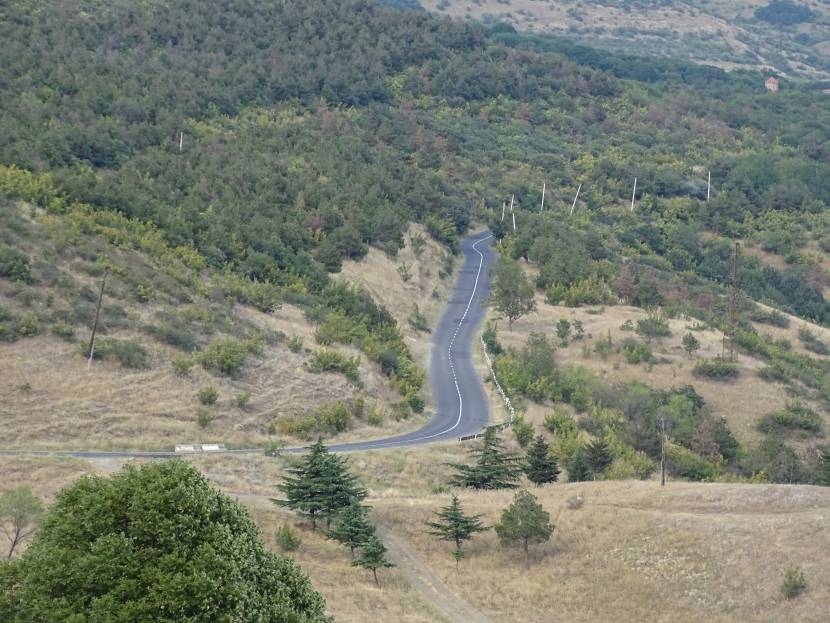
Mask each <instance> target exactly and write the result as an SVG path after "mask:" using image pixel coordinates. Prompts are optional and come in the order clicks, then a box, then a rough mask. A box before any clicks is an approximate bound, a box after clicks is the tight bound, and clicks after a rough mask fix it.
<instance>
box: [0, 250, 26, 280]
mask: <svg viewBox="0 0 830 623" xmlns="http://www.w3.org/2000/svg"><path fill="white" fill-rule="evenodd" d="M0 277H5V278H6V279H11V280H12V281H23V282H25V283H31V281H32V269H31V266H30V265H29V258H28V256H26V255H25V254H24V253H21V252H20V251H18V250H17V249H14V248H12V247H8V246H6V245H0Z"/></svg>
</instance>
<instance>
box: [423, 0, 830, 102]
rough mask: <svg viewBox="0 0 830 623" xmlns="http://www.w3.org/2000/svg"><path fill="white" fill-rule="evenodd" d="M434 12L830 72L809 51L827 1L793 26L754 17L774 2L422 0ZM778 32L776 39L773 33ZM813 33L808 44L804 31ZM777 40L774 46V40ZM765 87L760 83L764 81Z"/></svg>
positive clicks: (625, 46) (729, 62)
mask: <svg viewBox="0 0 830 623" xmlns="http://www.w3.org/2000/svg"><path fill="white" fill-rule="evenodd" d="M420 3H421V5H422V6H423V7H424V8H425V9H427V10H428V11H432V12H435V13H438V14H442V15H449V16H452V17H455V18H459V19H474V20H483V21H485V22H492V21H502V22H507V23H510V24H512V25H513V26H514V27H515V28H517V29H518V30H524V31H529V32H537V33H554V34H566V35H570V36H573V37H575V38H578V39H579V40H581V41H585V42H586V43H589V44H591V45H595V46H599V47H608V48H611V49H622V50H625V51H627V52H634V53H640V54H643V53H653V54H661V55H669V56H680V57H686V58H690V59H692V60H695V61H699V62H705V63H708V64H712V65H717V66H721V67H723V68H724V69H733V68H757V69H768V70H771V71H776V72H781V73H784V74H788V73H791V72H797V73H801V74H804V75H808V76H814V77H819V76H823V77H825V78H826V77H827V75H828V72H827V69H826V67H825V68H821V67H819V66H817V65H816V64H815V62H814V61H812V60H811V59H810V58H809V54H810V53H812V54H819V55H820V54H821V51H822V50H823V46H822V44H821V43H820V42H822V41H823V40H824V39H825V38H826V35H827V24H828V22H827V17H828V15H830V9H829V8H828V5H827V3H823V2H821V1H820V0H806V1H803V2H799V3H798V4H802V5H806V6H808V7H810V8H811V9H812V10H813V11H814V12H815V13H816V15H818V16H819V17H818V18H817V19H816V20H815V21H813V22H812V23H804V24H799V25H798V26H797V28H794V29H792V30H791V31H790V30H782V29H776V28H775V27H771V26H770V25H768V24H766V23H765V22H762V21H760V20H757V19H754V17H753V16H754V13H755V11H756V10H757V9H758V8H760V7H763V6H766V5H767V4H769V1H768V0H738V1H735V0H686V1H682V2H680V1H675V2H635V1H633V0H606V1H597V0H569V1H564V2H560V1H555V0H420ZM773 33H774V34H775V35H777V36H773ZM798 34H802V35H805V34H811V35H812V36H813V41H817V42H819V43H815V44H813V45H812V46H806V47H805V46H804V45H803V42H801V41H800V40H799V39H798V37H797V35H798ZM773 39H774V40H775V42H776V44H777V45H772V40H773ZM759 88H760V85H759Z"/></svg>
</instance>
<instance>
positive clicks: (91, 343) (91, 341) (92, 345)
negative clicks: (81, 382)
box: [86, 270, 109, 369]
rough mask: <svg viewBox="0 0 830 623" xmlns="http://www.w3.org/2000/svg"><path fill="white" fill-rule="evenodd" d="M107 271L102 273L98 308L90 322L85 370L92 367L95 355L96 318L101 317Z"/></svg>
mask: <svg viewBox="0 0 830 623" xmlns="http://www.w3.org/2000/svg"><path fill="white" fill-rule="evenodd" d="M108 274H109V270H105V271H104V277H103V279H101V292H100V293H99V294H98V306H97V307H96V308H95V320H94V321H93V322H92V335H91V336H90V338H89V359H88V360H87V362H86V367H87V369H88V368H89V366H91V365H92V356H93V355H94V354H95V333H96V332H97V331H98V318H99V317H100V316H101V302H102V301H103V300H104V286H105V285H106V284H107V275H108Z"/></svg>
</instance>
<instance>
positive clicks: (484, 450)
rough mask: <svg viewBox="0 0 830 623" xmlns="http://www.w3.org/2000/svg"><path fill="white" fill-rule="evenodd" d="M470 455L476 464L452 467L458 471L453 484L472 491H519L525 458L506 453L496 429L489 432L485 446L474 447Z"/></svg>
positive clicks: (486, 433)
mask: <svg viewBox="0 0 830 623" xmlns="http://www.w3.org/2000/svg"><path fill="white" fill-rule="evenodd" d="M470 454H471V455H472V456H473V457H474V459H475V463H474V464H473V465H463V464H460V463H452V464H450V465H451V467H453V468H455V470H456V472H457V473H456V475H455V476H453V477H452V478H451V479H450V484H452V485H455V486H458V487H468V488H471V489H515V488H516V487H517V486H518V484H517V483H518V481H519V478H520V477H521V474H522V466H521V460H522V459H521V457H519V456H517V455H516V454H514V453H512V452H508V451H507V450H505V448H504V444H503V443H502V441H501V439H499V436H498V433H497V431H496V429H495V428H492V427H491V428H488V429H487V431H486V432H485V433H484V441H483V444H482V445H481V447H478V448H474V449H473V450H471V452H470Z"/></svg>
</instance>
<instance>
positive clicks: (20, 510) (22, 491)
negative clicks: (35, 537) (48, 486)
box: [0, 487, 43, 559]
mask: <svg viewBox="0 0 830 623" xmlns="http://www.w3.org/2000/svg"><path fill="white" fill-rule="evenodd" d="M42 514H43V504H42V503H41V501H40V500H39V499H37V498H36V497H35V496H34V495H33V494H32V492H31V490H30V489H29V488H28V487H18V488H16V489H11V490H9V491H5V492H3V494H2V495H0V528H2V530H3V532H4V533H5V535H6V537H7V538H8V539H9V553H8V554H7V556H6V558H9V559H11V557H12V556H13V555H14V550H15V549H16V548H17V546H18V545H20V543H22V542H23V541H24V540H26V539H27V538H29V537H30V536H31V535H32V534H33V533H34V531H35V530H36V529H37V526H38V524H39V522H40V516H41V515H42Z"/></svg>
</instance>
